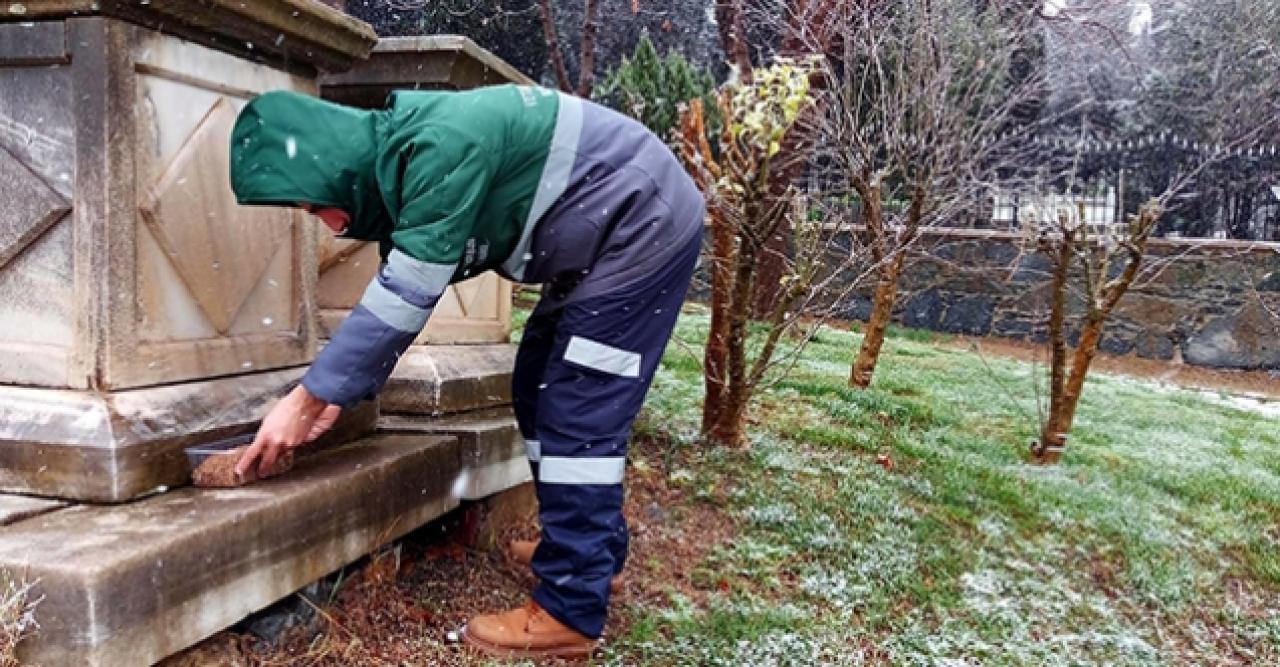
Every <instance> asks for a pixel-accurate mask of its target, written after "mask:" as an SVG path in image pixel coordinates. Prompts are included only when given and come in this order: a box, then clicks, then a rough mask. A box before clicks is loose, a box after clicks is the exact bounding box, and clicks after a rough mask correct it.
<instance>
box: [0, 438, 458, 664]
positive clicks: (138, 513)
mask: <svg viewBox="0 0 1280 667" xmlns="http://www.w3.org/2000/svg"><path fill="white" fill-rule="evenodd" d="M458 457H459V446H458V443H457V441H456V440H454V439H451V438H444V437H436V436H425V435H383V436H376V437H372V438H368V439H365V440H361V441H358V442H356V443H352V444H351V445H347V446H344V447H340V448H338V449H334V450H330V451H326V452H323V453H321V454H319V455H317V456H314V457H310V458H304V459H303V460H302V461H300V462H299V464H298V467H297V468H296V469H295V470H294V472H293V473H292V474H290V475H288V476H286V477H282V478H278V479H274V480H269V481H265V482H262V483H260V484H258V485H256V486H253V487H246V488H242V489H227V490H217V491H207V490H197V489H194V488H186V489H182V490H179V491H173V492H170V493H165V494H161V495H158V496H154V497H151V498H148V499H146V500H142V501H138V502H133V503H129V504H126V505H119V506H89V505H81V506H77V507H72V508H68V509H64V510H60V511H57V512H53V513H50V514H45V515H42V516H39V517H36V518H34V519H29V520H27V521H23V522H20V523H17V524H14V525H11V526H8V527H6V528H4V529H0V568H7V569H10V570H13V571H21V572H26V573H28V576H30V577H31V579H32V580H36V581H38V582H39V583H38V585H37V589H36V591H35V594H36V595H38V596H42V597H43V598H44V600H43V601H42V602H41V604H40V606H39V608H38V610H37V620H38V621H39V623H40V633H39V634H38V635H36V636H35V637H33V638H31V639H29V640H26V641H24V642H23V644H21V645H20V646H19V655H20V657H21V658H23V659H24V660H26V661H28V662H31V663H34V664H40V665H44V666H45V667H60V666H62V665H77V666H79V665H102V666H114V665H120V666H129V667H132V666H134V665H144V664H151V663H153V662H155V661H157V660H159V659H160V658H163V657H164V656H166V655H170V654H172V653H174V652H176V651H178V650H181V649H182V648H184V647H186V646H189V645H191V644H193V643H195V642H197V641H199V640H200V639H202V638H204V637H207V636H209V635H211V634H213V633H214V632H217V631H218V630H220V629H222V628H224V627H226V626H228V625H230V624H232V623H234V622H236V621H238V620H239V619H241V618H243V617H244V616H245V615H247V614H249V613H250V612H252V611H254V610H256V609H260V608H262V607H265V606H267V605H268V604H270V603H272V602H273V601H275V600H277V599H280V598H281V597H283V596H285V595H288V594H290V593H292V592H294V591H296V590H298V589H299V588H302V587H303V586H305V585H306V584H308V583H310V582H312V581H315V580H316V579H318V578H320V577H322V576H324V575H325V574H327V573H329V572H331V571H333V570H335V569H337V568H338V567H341V566H342V565H345V564H347V563H350V562H352V561H354V560H356V559H357V558H359V557H360V556H362V555H363V554H365V553H368V552H369V551H371V550H373V549H375V548H377V547H378V546H380V545H382V544H385V543H387V542H389V541H391V540H394V539H395V538H397V537H399V536H401V535H403V534H405V533H407V532H409V531H411V530H413V529H414V528H416V527H418V526H421V525H422V524H424V523H426V522H427V521H429V520H431V519H433V518H435V517H438V516H440V515H441V514H443V513H444V512H446V511H448V510H449V509H452V508H453V507H456V506H457V505H458V502H459V501H458V498H457V497H456V496H455V495H454V494H452V493H451V488H452V486H453V485H454V482H455V478H456V476H457V471H458V468H459V460H458Z"/></svg>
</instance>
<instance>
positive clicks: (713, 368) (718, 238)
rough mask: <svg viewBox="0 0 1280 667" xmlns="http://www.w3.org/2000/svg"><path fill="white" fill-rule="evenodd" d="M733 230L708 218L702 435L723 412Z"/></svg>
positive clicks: (718, 219) (719, 218) (721, 221)
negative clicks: (707, 320)
mask: <svg viewBox="0 0 1280 667" xmlns="http://www.w3.org/2000/svg"><path fill="white" fill-rule="evenodd" d="M732 255H733V227H732V225H731V224H730V223H729V222H727V221H726V220H724V219H723V216H720V215H716V214H715V213H712V218H711V331H710V332H709V333H708V334H707V347H706V351H705V353H704V354H703V376H704V384H705V386H706V399H705V400H706V402H705V404H704V406H703V410H702V431H703V433H707V434H711V433H712V432H713V430H715V428H714V427H715V425H716V424H718V423H719V421H720V420H721V418H722V417H721V415H722V413H723V412H724V411H725V398H726V397H725V387H726V386H727V385H728V380H729V375H728V373H729V310H730V304H731V301H732V298H733V295H732V293H731V292H730V286H731V282H730V281H731V279H732V276H733V271H732V266H731V260H732Z"/></svg>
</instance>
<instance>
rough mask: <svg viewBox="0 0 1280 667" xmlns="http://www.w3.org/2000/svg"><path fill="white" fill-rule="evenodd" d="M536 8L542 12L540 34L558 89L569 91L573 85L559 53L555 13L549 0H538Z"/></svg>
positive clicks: (562, 56)
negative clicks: (544, 42)
mask: <svg viewBox="0 0 1280 667" xmlns="http://www.w3.org/2000/svg"><path fill="white" fill-rule="evenodd" d="M538 9H539V10H540V11H541V12H542V36H543V38H544V39H546V42H547V55H548V56H550V58H551V71H552V72H554V73H555V75H556V85H558V86H560V90H562V91H564V92H566V93H571V92H573V86H572V84H570V83H569V71H568V70H567V69H565V67H564V55H563V54H561V53H560V37H559V35H558V33H557V32H556V17H555V14H553V13H552V12H551V0H538Z"/></svg>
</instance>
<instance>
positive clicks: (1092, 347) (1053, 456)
mask: <svg viewBox="0 0 1280 667" xmlns="http://www.w3.org/2000/svg"><path fill="white" fill-rule="evenodd" d="M1104 324H1106V318H1105V317H1104V316H1101V315H1092V316H1090V317H1089V318H1088V319H1087V320H1086V321H1085V324H1084V328H1082V329H1081V330H1080V343H1079V344H1078V345H1076V349H1075V354H1074V355H1073V358H1072V360H1071V372H1070V374H1069V375H1068V376H1067V379H1066V383H1065V384H1064V386H1063V387H1062V393H1061V394H1060V395H1059V397H1058V400H1057V401H1056V403H1051V404H1050V411H1049V419H1048V420H1046V421H1045V424H1044V428H1043V429H1042V430H1041V431H1040V446H1039V448H1038V451H1036V452H1035V457H1034V458H1035V462H1036V463H1041V464H1052V463H1057V462H1058V461H1059V460H1060V459H1061V458H1062V452H1063V449H1064V448H1065V447H1066V445H1067V434H1068V433H1070V432H1071V424H1072V422H1074V421H1075V418H1076V406H1077V405H1079V404H1080V394H1081V393H1082V392H1083V391H1084V381H1085V378H1087V377H1088V375H1089V365H1090V364H1092V363H1093V358H1094V356H1096V355H1097V353H1098V343H1099V342H1100V341H1101V340H1102V327H1103V325H1104Z"/></svg>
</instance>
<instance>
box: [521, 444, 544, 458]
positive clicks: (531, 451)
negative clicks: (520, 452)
mask: <svg viewBox="0 0 1280 667" xmlns="http://www.w3.org/2000/svg"><path fill="white" fill-rule="evenodd" d="M524 451H525V453H526V454H528V455H529V460H530V461H533V462H534V463H537V462H538V461H540V460H541V459H542V443H541V442H539V441H537V440H525V441H524Z"/></svg>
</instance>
